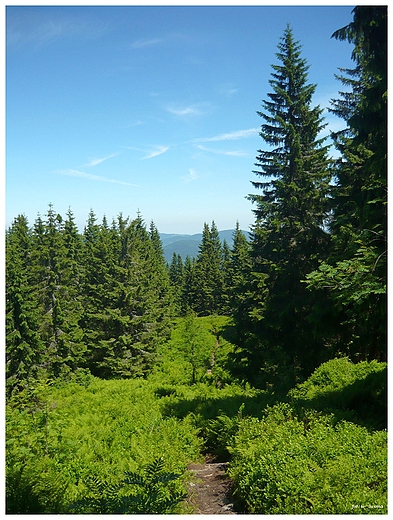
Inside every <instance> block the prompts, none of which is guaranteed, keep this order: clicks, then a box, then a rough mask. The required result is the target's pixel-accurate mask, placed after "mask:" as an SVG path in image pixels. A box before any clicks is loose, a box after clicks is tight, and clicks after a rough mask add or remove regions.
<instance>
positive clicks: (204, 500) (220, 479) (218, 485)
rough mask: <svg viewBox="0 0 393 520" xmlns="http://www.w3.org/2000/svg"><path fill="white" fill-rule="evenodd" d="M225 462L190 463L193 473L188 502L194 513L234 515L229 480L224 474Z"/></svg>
mask: <svg viewBox="0 0 393 520" xmlns="http://www.w3.org/2000/svg"><path fill="white" fill-rule="evenodd" d="M227 467H228V463H227V462H206V463H205V464H190V465H189V466H188V469H189V470H190V471H191V472H192V473H193V474H194V475H195V478H194V479H193V481H192V482H191V483H190V485H189V499H188V501H189V503H190V504H191V505H192V506H193V507H194V508H195V512H194V514H196V515H236V514H237V513H236V512H235V511H234V504H233V500H232V498H231V493H230V491H231V481H230V479H229V478H228V476H227V475H226V470H227Z"/></svg>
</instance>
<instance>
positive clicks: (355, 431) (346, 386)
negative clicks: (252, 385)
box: [228, 358, 387, 514]
mask: <svg viewBox="0 0 393 520" xmlns="http://www.w3.org/2000/svg"><path fill="white" fill-rule="evenodd" d="M289 399H290V403H288V402H286V403H284V402H282V403H279V404H276V405H274V406H270V407H269V406H267V407H266V409H265V412H264V417H262V418H256V417H253V418H245V419H243V420H242V421H240V423H239V425H238V429H237V432H236V433H235V435H234V436H232V437H231V439H230V441H229V447H228V451H229V452H230V453H231V455H232V461H231V464H230V475H231V476H232V478H233V480H234V482H235V486H236V493H237V495H238V497H239V499H240V500H242V501H243V502H244V505H245V507H246V509H247V510H248V511H249V512H250V513H259V514H310V513H312V514H376V513H379V514H386V513H387V432H386V431H385V430H384V429H383V427H384V425H385V424H386V422H385V421H386V364H384V363H378V362H376V361H372V362H370V363H368V362H363V363H358V364H356V365H355V364H353V363H351V362H350V361H349V360H348V359H345V358H344V359H333V360H331V361H328V362H327V363H324V364H323V365H321V366H320V367H319V368H317V370H316V371H315V372H314V374H312V375H311V377H310V378H309V379H308V380H307V381H305V382H304V383H302V384H299V385H298V386H297V387H296V388H294V389H293V390H291V391H290V392H289ZM378 430H380V431H378Z"/></svg>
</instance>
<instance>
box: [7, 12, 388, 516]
mask: <svg viewBox="0 0 393 520" xmlns="http://www.w3.org/2000/svg"><path fill="white" fill-rule="evenodd" d="M352 14H353V20H352V22H351V23H350V24H349V25H348V26H346V27H343V28H341V29H337V31H336V32H335V33H334V34H333V36H332V37H334V38H336V39H338V40H342V41H346V42H349V43H350V44H351V48H352V60H353V63H354V66H353V69H340V68H339V69H338V70H339V73H338V74H337V81H338V82H339V83H340V84H341V85H342V91H338V93H337V97H336V98H335V99H333V100H331V106H330V107H320V106H313V101H312V99H313V95H314V93H315V91H316V89H317V85H314V84H310V83H309V82H308V69H309V65H308V63H307V60H306V59H304V58H303V57H302V52H301V44H300V42H298V41H296V39H295V36H294V34H293V32H292V29H291V27H290V26H289V25H287V27H286V29H285V30H284V32H283V36H282V37H281V38H280V40H279V43H278V46H277V49H278V50H277V54H276V64H275V65H272V73H271V78H270V81H269V84H270V88H271V92H270V93H268V94H267V95H266V99H265V100H263V101H262V105H261V108H260V110H259V111H258V115H259V116H260V117H261V118H262V123H261V131H260V136H261V141H262V145H261V149H260V150H258V151H257V155H256V163H255V170H254V171H253V172H252V173H253V176H254V177H253V178H254V180H252V181H251V186H252V188H253V190H254V191H253V193H251V194H249V195H248V198H249V199H250V203H251V204H252V211H253V213H254V215H255V223H254V225H253V227H252V229H251V232H250V239H249V240H248V239H246V237H245V235H244V233H243V232H242V231H241V229H240V227H239V223H238V222H234V225H235V229H234V232H233V243H232V245H231V247H229V246H228V244H227V243H226V242H225V241H224V243H222V242H221V241H220V238H219V233H218V229H217V226H216V224H215V222H214V221H213V222H211V223H205V224H204V227H203V230H202V241H201V243H200V246H199V252H198V255H197V256H196V257H195V258H191V257H187V258H186V259H185V260H184V261H183V259H182V257H181V256H180V255H179V254H176V253H174V254H173V258H172V261H171V262H169V263H168V262H166V261H165V259H164V254H163V247H162V243H161V239H160V233H159V230H158V229H157V227H156V225H155V223H154V222H151V223H150V224H146V223H145V221H144V219H143V216H142V215H141V214H139V213H138V214H137V215H136V216H135V217H134V218H130V217H124V216H123V214H122V213H119V215H118V216H117V217H116V218H114V219H113V220H112V221H111V222H108V220H107V218H106V217H105V216H104V218H103V219H102V221H101V222H98V220H97V217H96V215H95V213H94V210H93V209H92V210H91V211H90V213H89V215H88V216H87V221H86V225H85V227H84V229H83V230H80V229H78V227H77V225H76V223H75V218H74V215H73V212H72V210H71V208H70V209H69V210H68V212H67V214H66V215H63V216H62V215H60V214H58V213H57V212H56V210H55V208H54V207H53V205H52V204H49V206H48V208H47V211H46V213H45V214H43V215H40V214H39V215H38V216H37V218H36V220H35V222H34V223H33V224H31V223H29V222H28V220H27V218H26V216H25V215H24V214H23V213H21V214H19V215H18V216H16V217H15V218H14V221H13V222H12V224H11V225H10V227H9V228H8V229H7V231H6V265H5V267H6V287H5V290H6V323H5V329H6V364H5V368H6V512H7V513H8V514H81V513H82V514H85V513H93V514H94V513H95V514H119V513H121V514H141V513H142V514H143V513H150V514H192V513H193V510H192V508H191V506H190V504H189V502H187V489H188V485H189V482H190V480H191V478H192V476H191V475H190V472H189V471H188V470H187V467H188V465H189V464H190V463H191V462H197V461H201V460H203V459H204V457H205V456H206V455H207V454H208V455H209V456H210V457H214V458H215V459H216V460H222V461H227V462H228V475H229V477H230V478H231V481H232V485H233V495H234V496H235V497H236V501H237V503H238V504H239V508H240V509H239V511H242V512H246V513H251V514H387V8H386V7H381V6H373V7H366V6H358V7H355V8H354V10H353V13H352ZM338 65H339V64H338ZM324 108H326V109H327V110H328V111H330V112H332V113H334V114H335V115H336V116H338V117H339V118H341V120H342V123H343V128H344V129H343V130H341V131H338V132H336V133H334V132H333V133H331V134H330V136H329V137H330V140H331V141H332V143H333V145H328V144H327V137H326V138H324V137H321V131H322V130H323V129H324V127H325V126H326V124H325V123H324V118H323V116H322V112H323V109H324ZM332 146H333V147H334V149H335V157H336V158H334V159H333V158H332V153H331V151H330V148H331V147H332ZM245 195H246V194H245Z"/></svg>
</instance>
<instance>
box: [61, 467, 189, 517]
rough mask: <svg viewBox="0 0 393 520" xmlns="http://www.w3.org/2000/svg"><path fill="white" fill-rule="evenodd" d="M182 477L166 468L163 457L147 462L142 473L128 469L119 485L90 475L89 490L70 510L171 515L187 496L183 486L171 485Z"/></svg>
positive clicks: (87, 480) (88, 479) (77, 511)
mask: <svg viewBox="0 0 393 520" xmlns="http://www.w3.org/2000/svg"><path fill="white" fill-rule="evenodd" d="M180 477H181V475H180V474H178V473H173V472H172V473H168V472H165V471H164V461H163V459H162V458H161V457H159V458H157V459H155V460H154V461H153V462H151V463H150V464H147V465H146V466H145V468H144V470H143V471H142V473H141V474H139V473H135V472H132V471H128V472H126V473H125V478H123V480H122V481H121V482H120V483H118V484H111V483H108V481H106V480H105V479H101V478H100V477H97V476H90V477H88V478H86V480H85V482H84V484H85V485H86V487H87V488H88V493H87V494H86V496H84V497H83V498H82V499H81V500H78V501H77V502H74V503H73V504H72V505H71V507H70V511H72V512H76V513H99V514H102V513H106V514H135V513H140V514H169V513H174V512H175V510H176V507H177V506H178V504H179V503H180V502H181V501H182V500H183V499H184V498H185V497H186V494H185V493H184V492H183V491H182V490H179V489H176V488H175V489H172V488H169V487H168V486H167V484H168V483H169V482H172V481H175V480H177V479H179V478H180Z"/></svg>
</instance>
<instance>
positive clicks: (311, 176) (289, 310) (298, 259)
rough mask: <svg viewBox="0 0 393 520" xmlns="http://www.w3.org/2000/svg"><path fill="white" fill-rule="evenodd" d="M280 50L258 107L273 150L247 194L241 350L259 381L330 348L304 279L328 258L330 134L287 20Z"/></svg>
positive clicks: (299, 368)
mask: <svg viewBox="0 0 393 520" xmlns="http://www.w3.org/2000/svg"><path fill="white" fill-rule="evenodd" d="M278 50H279V52H278V53H277V54H276V56H277V58H278V60H279V62H280V63H279V64H277V65H273V66H272V67H273V73H272V79H271V80H270V85H271V87H272V89H273V92H272V93H269V94H268V97H269V99H268V100H267V101H264V102H263V104H262V107H263V111H260V112H258V114H259V115H260V116H261V117H262V118H263V119H264V121H265V122H264V123H263V124H262V126H261V133H260V135H261V137H262V139H263V140H264V141H265V143H266V144H267V145H268V149H266V150H259V151H258V154H259V155H258V156H257V163H256V166H257V168H258V169H257V170H256V171H254V173H255V174H256V175H258V176H259V177H262V178H267V179H268V180H267V181H266V182H261V181H255V182H252V184H253V186H254V187H255V188H257V189H260V190H262V194H252V195H250V196H249V198H250V199H251V200H252V202H253V203H254V204H255V206H256V209H255V210H254V213H255V215H256V223H255V226H254V228H253V235H252V257H253V279H252V280H251V287H252V291H253V298H252V299H250V300H249V303H250V307H249V308H248V310H247V312H246V319H248V320H249V326H248V331H249V332H248V338H246V339H245V338H243V341H244V344H243V345H240V347H241V354H240V356H241V358H242V359H243V360H244V362H245V364H246V365H248V368H249V374H250V377H251V378H253V380H254V382H257V381H258V380H259V381H260V382H261V381H268V380H269V379H271V380H274V378H275V377H278V368H280V372H282V370H283V365H287V367H288V370H289V369H290V370H292V372H293V375H292V377H293V378H294V377H296V374H297V375H300V374H301V373H302V372H304V373H307V372H309V371H310V370H312V369H313V368H315V366H317V365H318V364H319V363H320V362H321V361H323V360H324V357H325V355H326V354H324V353H323V352H321V349H320V343H319V341H318V338H317V337H316V335H315V330H314V329H313V327H312V325H311V324H310V323H309V321H308V320H309V316H310V313H311V312H312V308H313V305H314V304H315V301H316V298H317V296H316V295H315V294H312V293H310V292H308V291H307V290H306V287H305V285H304V283H303V282H302V280H303V279H304V278H305V275H306V274H307V273H309V272H311V271H312V270H313V269H315V267H316V266H317V265H318V261H319V259H321V258H322V259H323V258H324V257H325V255H326V252H327V247H328V243H329V239H328V235H327V233H326V231H325V229H324V227H325V225H326V219H327V217H328V210H329V208H328V204H327V193H328V189H329V183H330V177H331V175H330V172H329V161H328V158H327V150H328V149H327V147H326V146H325V144H324V141H325V139H324V138H321V137H319V135H320V132H321V130H322V129H323V128H324V126H325V125H324V123H323V119H322V115H321V114H322V109H321V108H320V107H319V106H316V107H314V108H312V107H311V102H312V96H313V94H314V92H315V89H316V85H313V84H308V83H307V77H308V74H307V72H308V68H309V67H308V65H307V62H306V60H305V59H303V58H302V57H301V47H300V45H299V43H298V42H296V41H295V40H294V38H293V33H292V30H291V28H290V27H289V26H287V27H286V29H285V31H284V35H283V37H282V38H281V40H280V43H279V45H278ZM247 317H248V318H247ZM242 327H243V328H244V324H242ZM290 383H293V380H292V381H290ZM290 383H289V382H288V384H290Z"/></svg>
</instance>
